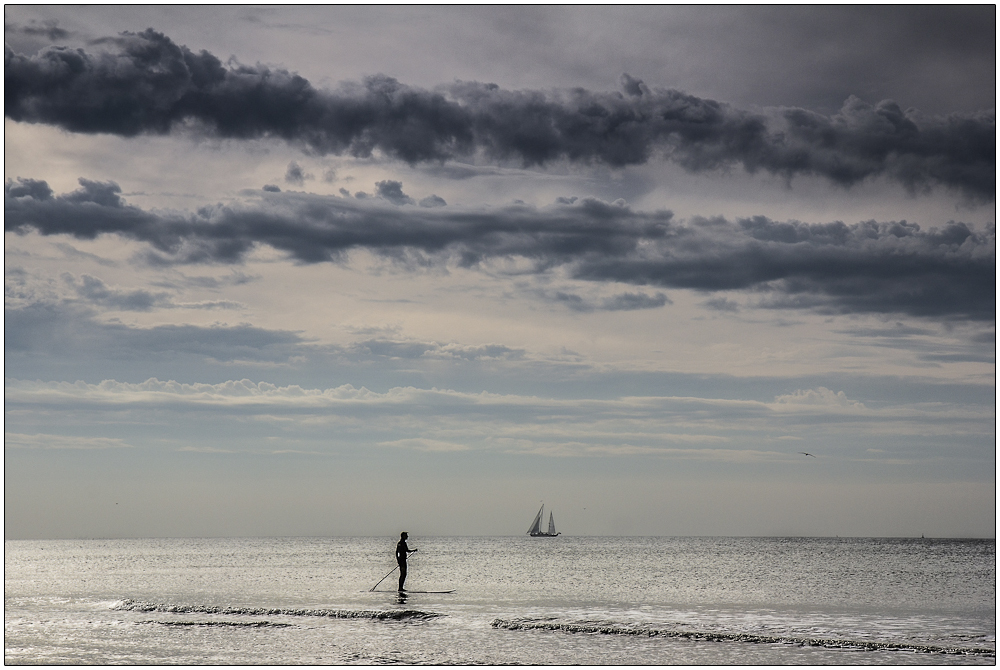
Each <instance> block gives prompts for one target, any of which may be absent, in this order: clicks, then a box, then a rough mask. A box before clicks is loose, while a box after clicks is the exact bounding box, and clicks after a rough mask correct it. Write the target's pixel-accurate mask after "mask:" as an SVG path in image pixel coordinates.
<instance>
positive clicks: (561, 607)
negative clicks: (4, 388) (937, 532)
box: [4, 536, 996, 665]
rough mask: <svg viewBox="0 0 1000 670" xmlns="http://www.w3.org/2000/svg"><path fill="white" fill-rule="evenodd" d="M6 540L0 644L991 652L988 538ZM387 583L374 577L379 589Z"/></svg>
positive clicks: (388, 653)
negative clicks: (403, 570)
mask: <svg viewBox="0 0 1000 670" xmlns="http://www.w3.org/2000/svg"><path fill="white" fill-rule="evenodd" d="M394 546H395V539H394V538H251V539H158V540H157V539H153V540H79V541H6V542H5V543H4V568H5V580H4V596H5V612H4V624H5V652H4V660H5V662H6V663H8V664H10V663H43V664H51V663H102V664H105V663H107V664H114V663H128V664H156V663H173V664H178V663H179V664H305V663H315V664H351V663H358V664H383V663H386V664H388V663H405V664H429V663H446V664H479V663H486V664H506V663H519V664H578V663H583V664H891V665H903V664H919V665H928V664H989V665H993V664H995V660H996V658H995V648H996V637H995V634H996V617H995V607H996V567H995V566H996V560H995V546H996V545H995V541H993V540H909V539H837V538H832V539H803V538H578V537H565V536H560V537H557V538H528V537H497V538H420V537H417V536H413V537H411V538H410V546H411V547H418V548H419V549H420V551H419V552H418V553H417V554H414V555H413V556H412V557H411V559H410V570H409V578H408V580H407V587H408V588H411V589H414V590H440V589H451V588H454V589H456V591H455V593H450V594H418V593H413V594H410V595H408V596H405V597H402V598H401V597H399V595H398V594H396V593H395V592H394V591H392V590H391V589H394V588H395V575H392V576H390V577H389V578H388V579H386V580H385V581H384V582H382V584H381V585H380V587H379V589H380V591H379V592H370V591H369V590H368V589H369V588H370V587H371V586H372V585H374V583H375V582H377V581H378V580H379V579H380V578H381V577H382V576H383V575H385V573H387V572H389V570H390V569H391V568H392V567H393V565H394V563H393V560H392V551H393V548H394ZM382 589H385V591H382Z"/></svg>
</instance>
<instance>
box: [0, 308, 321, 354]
mask: <svg viewBox="0 0 1000 670" xmlns="http://www.w3.org/2000/svg"><path fill="white" fill-rule="evenodd" d="M302 343H303V339H302V338H301V336H299V335H298V334H297V333H294V332H290V331H278V330H266V329H263V328H257V327H254V326H250V325H239V326H216V327H208V328H205V327H200V326H190V325H164V326H155V327H153V328H132V327H129V326H126V325H124V324H120V323H101V322H98V321H96V320H94V319H93V318H92V315H91V313H90V312H89V311H87V310H83V309H79V308H73V307H68V306H65V305H58V304H52V303H35V304H32V305H28V306H26V307H23V308H18V309H10V308H8V309H5V310H4V350H5V351H7V352H10V353H25V354H30V353H36V354H46V355H50V354H58V355H61V356H67V355H69V356H74V355H75V356H76V357H79V356H81V355H85V356H86V358H88V359H90V358H92V357H97V358H105V359H108V360H116V361H126V360H131V361H136V360H138V361H146V360H149V359H151V358H152V359H155V358H161V357H164V356H167V357H169V358H170V359H171V360H173V359H175V357H176V356H178V355H181V356H193V357H195V358H197V359H202V360H206V359H207V360H210V361H213V362H222V363H227V362H233V361H238V360H248V361H258V362H264V363H286V362H288V361H289V360H290V359H291V358H292V357H294V356H296V355H299V354H301V349H300V345H301V344H302Z"/></svg>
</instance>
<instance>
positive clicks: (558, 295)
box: [535, 290, 673, 313]
mask: <svg viewBox="0 0 1000 670" xmlns="http://www.w3.org/2000/svg"><path fill="white" fill-rule="evenodd" d="M535 293H536V295H538V296H539V297H541V298H542V299H544V300H550V301H552V302H556V303H561V304H562V305H563V306H565V307H567V308H568V309H571V310H573V311H574V312H584V313H588V312H597V311H604V312H621V311H632V310H637V309H656V308H659V307H663V306H664V305H672V304H673V301H672V300H671V299H670V298H668V297H667V296H666V295H665V294H664V293H659V292H657V293H656V295H647V294H645V293H628V292H626V293H619V294H618V295H614V296H611V297H609V298H602V299H600V300H588V299H586V298H584V297H583V296H580V295H578V294H576V293H567V292H565V291H545V290H537V291H535Z"/></svg>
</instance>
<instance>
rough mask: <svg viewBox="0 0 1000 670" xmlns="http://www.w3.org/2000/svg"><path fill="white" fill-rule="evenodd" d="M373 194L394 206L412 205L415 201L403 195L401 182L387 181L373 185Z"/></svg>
mask: <svg viewBox="0 0 1000 670" xmlns="http://www.w3.org/2000/svg"><path fill="white" fill-rule="evenodd" d="M375 193H376V194H377V195H378V197H380V198H385V199H386V200H388V201H389V202H391V203H392V204H394V205H412V204H414V203H415V202H416V201H415V200H414V199H413V198H411V197H410V196H408V195H406V194H405V193H403V182H399V181H392V180H391V179H387V180H385V181H380V182H376V183H375Z"/></svg>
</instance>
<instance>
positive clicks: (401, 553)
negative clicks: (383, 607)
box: [396, 530, 416, 591]
mask: <svg viewBox="0 0 1000 670" xmlns="http://www.w3.org/2000/svg"><path fill="white" fill-rule="evenodd" d="M407 537H409V536H408V535H407V534H406V531H405V530H404V531H403V532H402V533H400V534H399V542H397V543H396V563H397V564H398V565H399V590H400V591H405V590H406V589H404V588H403V582H405V581H406V557H407V556H409V555H410V554H412V553H413V552H415V551H416V549H410V548H409V547H407V546H406V538H407Z"/></svg>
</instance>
